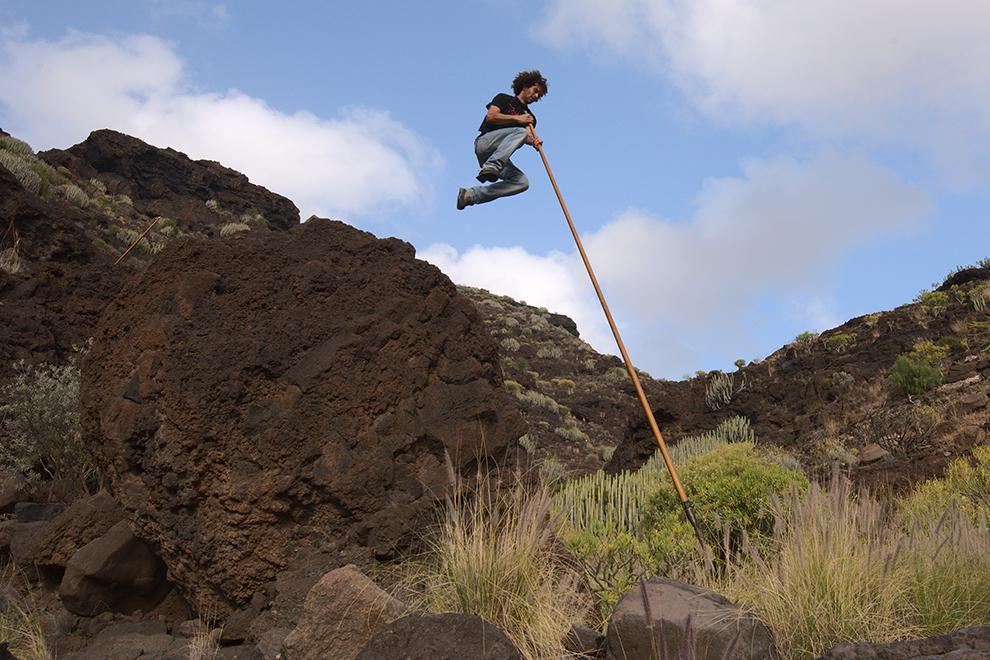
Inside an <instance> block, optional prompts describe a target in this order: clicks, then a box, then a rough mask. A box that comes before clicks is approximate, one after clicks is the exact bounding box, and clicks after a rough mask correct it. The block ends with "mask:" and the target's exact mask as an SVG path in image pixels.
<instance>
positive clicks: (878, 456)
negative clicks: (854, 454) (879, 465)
mask: <svg viewBox="0 0 990 660" xmlns="http://www.w3.org/2000/svg"><path fill="white" fill-rule="evenodd" d="M888 456H890V452H889V451H887V450H886V449H884V448H883V447H881V446H880V445H878V444H877V443H875V442H871V443H870V444H868V445H866V446H865V447H863V449H862V451H860V452H859V462H860V463H861V464H863V465H867V464H869V463H876V462H877V461H880V460H883V459H885V458H887V457H888Z"/></svg>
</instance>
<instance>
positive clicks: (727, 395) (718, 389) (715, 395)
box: [705, 371, 735, 410]
mask: <svg viewBox="0 0 990 660" xmlns="http://www.w3.org/2000/svg"><path fill="white" fill-rule="evenodd" d="M734 387H735V383H734V382H733V379H732V375H731V374H726V373H722V372H721V371H716V372H714V373H713V374H712V377H711V379H710V380H709V381H708V385H707V386H706V387H705V404H706V405H707V406H708V408H709V410H718V409H719V408H721V407H722V406H724V405H726V404H727V403H729V401H732V392H733V389H734Z"/></svg>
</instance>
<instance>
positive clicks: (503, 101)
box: [478, 94, 536, 134]
mask: <svg viewBox="0 0 990 660" xmlns="http://www.w3.org/2000/svg"><path fill="white" fill-rule="evenodd" d="M493 105H494V106H496V107H497V108H498V110H499V112H501V113H502V114H503V115H521V114H524V113H529V114H530V116H531V117H532V118H533V126H534V127H535V126H536V115H534V114H533V111H532V110H530V109H529V106H528V105H526V104H525V103H523V102H522V101H520V100H519V99H518V98H517V97H515V96H510V95H508V94H496V95H495V98H493V99H492V100H491V102H490V103H489V104H488V105H486V106H485V109H486V110H487V109H488V108H490V107H491V106H493ZM515 126H522V124H515ZM499 128H513V125H502V126H494V125H492V124H490V123H488V120H487V119H486V120H485V121H483V122H481V127H480V128H478V130H479V131H481V133H482V134H485V133H487V132H488V131H494V130H496V129H499Z"/></svg>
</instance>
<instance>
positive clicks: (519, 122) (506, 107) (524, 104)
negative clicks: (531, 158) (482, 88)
mask: <svg viewBox="0 0 990 660" xmlns="http://www.w3.org/2000/svg"><path fill="white" fill-rule="evenodd" d="M512 91H513V93H514V94H515V96H510V95H508V94H496V95H495V98H493V99H492V100H491V103H489V104H488V113H487V114H486V115H485V119H484V121H482V122H481V127H480V128H479V129H478V130H479V131H480V134H479V135H478V137H477V138H476V139H475V141H474V153H475V154H476V155H477V156H478V164H479V165H481V171H480V172H478V176H477V177H476V178H477V179H478V181H481V182H482V183H489V184H490V185H487V186H474V187H473V188H460V189H459V190H458V191H457V210H458V211H460V210H462V209H463V208H464V207H465V206H471V205H472V204H484V203H485V202H490V201H492V200H493V199H498V198H499V197H508V196H509V195H517V194H519V193H521V192H523V191H524V190H526V189H527V188H529V181H528V180H527V179H526V175H525V174H523V173H522V170H520V169H519V168H518V167H516V166H515V165H513V164H512V161H511V160H509V157H510V156H512V154H514V153H515V152H516V150H517V149H519V147H521V146H523V145H524V144H530V145H532V146H533V147H536V146H538V145H536V144H534V143H533V133H532V132H531V131H530V129H529V127H530V126H533V127H535V126H536V115H534V114H533V111H532V110H530V109H529V104H530V103H536V102H537V101H539V100H540V99H541V98H543V97H544V96H546V94H547V79H546V78H544V77H543V76H542V75H541V74H540V72H539V71H538V70H535V69H534V70H533V71H523V72H521V73H519V75H517V76H516V78H515V80H513V81H512Z"/></svg>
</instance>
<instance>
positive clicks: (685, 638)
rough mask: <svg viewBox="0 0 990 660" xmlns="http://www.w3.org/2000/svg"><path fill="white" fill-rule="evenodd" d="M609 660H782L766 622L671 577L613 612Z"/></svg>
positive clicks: (634, 593)
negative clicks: (766, 659)
mask: <svg viewBox="0 0 990 660" xmlns="http://www.w3.org/2000/svg"><path fill="white" fill-rule="evenodd" d="M605 646H606V649H607V652H606V656H605V657H606V659H607V660H639V659H640V658H653V657H660V658H692V659H693V660H722V659H723V658H733V659H734V660H763V659H764V658H775V657H777V653H776V649H775V647H774V644H773V636H772V634H771V633H770V630H769V628H767V627H766V626H765V625H764V624H763V623H761V622H760V621H758V620H757V619H755V618H754V617H752V616H749V615H747V614H746V613H745V612H744V611H743V610H742V609H740V608H739V607H738V606H736V605H733V604H732V603H731V602H729V601H728V600H727V599H726V598H724V597H723V596H720V595H719V594H716V593H714V592H712V591H708V590H706V589H702V588H700V587H695V586H692V585H689V584H684V583H683V582H678V581H676V580H668V579H667V578H653V579H651V580H649V581H645V582H641V583H640V584H639V585H637V586H635V587H633V588H632V589H631V590H630V591H629V592H628V593H627V594H626V595H625V596H623V597H622V600H620V601H619V604H618V605H617V606H616V608H615V611H614V612H613V613H612V618H611V619H610V620H609V623H608V630H607V632H606V640H605Z"/></svg>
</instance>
